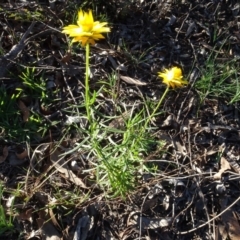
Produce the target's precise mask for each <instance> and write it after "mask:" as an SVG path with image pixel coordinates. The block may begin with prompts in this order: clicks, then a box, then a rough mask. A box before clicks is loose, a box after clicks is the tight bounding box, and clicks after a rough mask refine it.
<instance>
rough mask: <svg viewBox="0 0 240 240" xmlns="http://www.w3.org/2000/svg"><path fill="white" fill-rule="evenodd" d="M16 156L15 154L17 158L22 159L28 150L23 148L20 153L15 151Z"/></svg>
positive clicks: (26, 155)
mask: <svg viewBox="0 0 240 240" xmlns="http://www.w3.org/2000/svg"><path fill="white" fill-rule="evenodd" d="M16 156H17V157H18V158H19V159H24V158H26V157H28V150H27V149H24V151H23V152H21V153H16Z"/></svg>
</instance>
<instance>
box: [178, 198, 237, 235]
mask: <svg viewBox="0 0 240 240" xmlns="http://www.w3.org/2000/svg"><path fill="white" fill-rule="evenodd" d="M239 200H240V197H238V198H237V199H236V200H235V201H234V202H233V203H232V204H230V205H229V206H228V207H227V208H226V209H225V210H224V211H222V212H220V213H219V214H218V215H216V216H215V217H213V218H212V219H210V220H209V221H207V222H205V223H203V224H201V225H199V226H198V227H196V228H193V229H191V230H188V231H184V232H177V234H181V235H184V234H188V233H191V232H194V231H196V230H197V229H199V228H202V227H204V226H206V225H208V224H209V223H210V222H212V221H213V220H215V219H216V218H218V217H220V216H221V215H222V214H223V213H225V212H226V211H227V210H228V209H230V208H231V207H232V206H233V205H235V204H236V203H237V202H238V201H239Z"/></svg>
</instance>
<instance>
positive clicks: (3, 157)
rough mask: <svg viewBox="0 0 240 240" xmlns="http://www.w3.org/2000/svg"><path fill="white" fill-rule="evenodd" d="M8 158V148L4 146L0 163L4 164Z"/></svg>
mask: <svg viewBox="0 0 240 240" xmlns="http://www.w3.org/2000/svg"><path fill="white" fill-rule="evenodd" d="M7 156H8V147H7V146H4V147H3V150H2V155H1V156H0V163H2V162H4V161H5V160H6V158H7Z"/></svg>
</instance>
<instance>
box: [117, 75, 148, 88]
mask: <svg viewBox="0 0 240 240" xmlns="http://www.w3.org/2000/svg"><path fill="white" fill-rule="evenodd" d="M120 78H121V79H122V80H123V81H125V82H126V83H129V84H134V85H137V86H145V85H147V83H145V82H142V81H140V80H138V79H135V78H131V77H127V76H122V75H121V76H120Z"/></svg>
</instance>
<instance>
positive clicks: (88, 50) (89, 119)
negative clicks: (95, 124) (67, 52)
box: [85, 43, 91, 122]
mask: <svg viewBox="0 0 240 240" xmlns="http://www.w3.org/2000/svg"><path fill="white" fill-rule="evenodd" d="M89 52H90V46H89V43H87V44H86V74H85V107H86V112H87V118H88V121H89V122H90V121H91V113H90V91H89V74H88V73H89Z"/></svg>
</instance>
